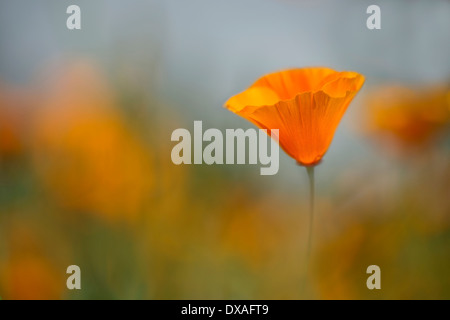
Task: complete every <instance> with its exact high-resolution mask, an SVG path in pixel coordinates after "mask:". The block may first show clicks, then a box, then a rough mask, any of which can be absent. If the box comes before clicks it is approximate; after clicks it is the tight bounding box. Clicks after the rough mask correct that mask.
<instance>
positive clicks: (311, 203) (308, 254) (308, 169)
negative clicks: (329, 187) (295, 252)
mask: <svg viewBox="0 0 450 320" xmlns="http://www.w3.org/2000/svg"><path fill="white" fill-rule="evenodd" d="M306 172H308V178H309V233H308V247H307V251H306V264H307V269H308V266H309V260H310V257H311V248H312V234H313V225H314V166H311V167H306Z"/></svg>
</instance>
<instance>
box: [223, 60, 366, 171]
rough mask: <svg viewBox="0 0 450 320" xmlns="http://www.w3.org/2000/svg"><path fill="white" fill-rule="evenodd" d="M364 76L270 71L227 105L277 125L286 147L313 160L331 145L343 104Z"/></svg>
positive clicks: (263, 124) (304, 160) (262, 123)
mask: <svg viewBox="0 0 450 320" xmlns="http://www.w3.org/2000/svg"><path fill="white" fill-rule="evenodd" d="M363 83H364V76H362V75H361V74H359V73H356V72H351V71H342V72H338V71H335V70H333V69H329V68H322V67H313V68H302V69H291V70H285V71H280V72H275V73H271V74H268V75H265V76H263V77H262V78H260V79H258V80H257V81H256V82H255V83H254V84H253V85H252V86H250V88H248V89H247V90H245V91H244V92H242V93H239V94H237V95H235V96H233V97H231V98H230V99H229V100H228V101H227V102H226V103H225V107H226V108H227V109H228V110H230V111H232V112H234V113H236V114H238V115H240V116H241V117H244V118H245V119H247V120H249V121H251V122H253V123H254V124H255V125H257V126H258V127H260V128H261V129H266V130H267V132H268V133H269V134H271V133H270V130H269V129H279V137H278V141H279V144H280V146H281V147H282V148H283V150H284V151H285V152H286V153H287V154H288V155H290V156H291V157H292V158H294V159H295V160H297V162H298V163H300V164H302V165H305V166H314V165H316V164H318V163H319V162H320V160H321V159H322V157H323V155H324V154H325V152H326V151H327V150H328V147H329V146H330V143H331V140H332V139H333V135H334V132H335V131H336V128H337V126H338V124H339V121H340V120H341V118H342V116H343V115H344V112H345V110H346V109H347V107H348V105H349V104H350V102H351V101H352V99H353V97H354V96H355V95H356V93H357V92H358V91H359V89H360V88H361V87H362V85H363Z"/></svg>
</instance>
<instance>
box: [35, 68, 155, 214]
mask: <svg viewBox="0 0 450 320" xmlns="http://www.w3.org/2000/svg"><path fill="white" fill-rule="evenodd" d="M54 78H55V80H54V81H52V82H50V83H49V88H48V91H46V90H43V93H42V100H41V105H39V107H38V108H37V109H38V111H37V112H36V116H35V121H34V126H33V129H32V130H33V143H34V164H35V166H36V169H37V171H38V173H39V175H38V176H39V178H40V179H42V182H43V183H44V187H45V188H46V189H47V190H48V191H49V194H50V195H51V196H52V197H53V198H55V199H56V200H57V201H58V203H59V204H60V205H62V206H63V207H65V208H70V209H73V210H75V211H80V212H89V213H91V212H93V213H96V214H98V215H100V216H102V217H104V218H106V219H108V220H113V221H114V220H128V221H133V220H135V218H137V217H138V215H139V214H140V213H141V212H142V210H143V207H144V206H145V203H146V201H147V199H148V197H149V195H150V194H151V191H152V187H153V181H154V180H153V172H152V170H153V167H152V155H151V153H150V151H149V150H147V149H146V147H145V143H144V142H143V141H141V139H140V138H139V137H138V135H137V134H135V133H134V132H133V131H132V130H131V127H130V126H129V125H128V124H127V123H126V121H124V119H123V118H124V116H123V115H122V114H121V113H120V111H119V109H118V108H117V105H116V101H115V100H114V98H113V93H112V91H111V90H110V89H109V87H108V86H107V83H106V81H105V80H104V78H103V77H102V76H101V73H100V72H98V71H97V70H96V68H95V67H93V66H92V65H91V64H89V63H75V64H73V65H70V66H69V67H67V68H64V69H63V70H62V71H60V74H57V75H56V77H54Z"/></svg>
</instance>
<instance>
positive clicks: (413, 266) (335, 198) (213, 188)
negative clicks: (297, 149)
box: [0, 0, 450, 299]
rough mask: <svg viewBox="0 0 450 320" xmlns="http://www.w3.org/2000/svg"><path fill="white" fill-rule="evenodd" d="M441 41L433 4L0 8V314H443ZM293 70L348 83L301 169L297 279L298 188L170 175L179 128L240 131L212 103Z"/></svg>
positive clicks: (445, 61) (445, 166)
mask: <svg viewBox="0 0 450 320" xmlns="http://www.w3.org/2000/svg"><path fill="white" fill-rule="evenodd" d="M71 4H77V5H79V6H80V8H81V20H82V21H81V23H82V29H81V30H77V31H70V30H68V29H67V28H66V19H67V17H68V15H67V14H66V8H67V7H68V6H69V5H71ZM371 4H377V5H379V6H380V7H381V30H368V29H367V28H366V19H367V17H368V14H366V9H367V7H368V6H369V5H371ZM449 39H450V2H448V1H438V0H436V1H420V2H419V1H407V0H404V1H339V2H337V1H331V0H329V1H312V0H311V1H300V0H298V1H296V0H290V1H288V0H284V1H283V0H246V1H242V0H227V1H211V0H190V1H182V0H180V1H175V0H158V1H156V0H154V1H151V0H148V1H141V0H129V1H120V0H107V1H106V0H96V1H81V0H77V1H62V0H60V1H50V0H39V1H31V0H30V1H25V0H14V1H13V0H8V1H1V2H0V297H1V298H2V299H305V298H306V299H449V298H450V274H449V270H450V162H449V155H450V136H449V134H450V133H449V119H450V117H449V113H450V91H449V83H450V58H449V57H450V41H449ZM302 66H328V67H332V68H335V69H337V70H354V71H357V72H359V73H362V74H364V75H365V77H366V83H365V85H364V87H363V89H362V90H361V92H360V93H359V94H358V96H357V98H356V99H355V100H354V101H353V103H352V104H351V106H350V107H349V109H348V111H347V113H346V115H345V116H344V119H343V121H342V123H341V124H340V126H339V128H338V130H337V132H336V135H335V137H334V141H333V143H332V145H331V148H330V149H329V151H328V153H327V154H326V156H325V158H324V161H323V162H322V163H321V164H320V165H319V166H318V167H317V169H316V178H317V182H316V186H317V190H316V217H315V227H314V236H313V249H312V261H311V266H310V268H309V271H308V273H306V271H305V268H304V265H305V255H306V241H307V232H308V230H307V226H308V200H309V198H308V197H309V193H308V180H307V175H306V170H304V168H301V167H299V166H297V165H296V164H295V163H294V161H293V160H292V159H291V158H289V157H288V156H287V155H285V154H284V153H281V154H280V171H279V173H278V174H277V175H275V176H260V175H259V165H257V166H255V165H212V166H207V165H190V166H186V165H185V166H183V165H182V166H176V165H174V164H172V162H171V158H170V154H171V149H172V147H173V146H174V143H173V142H171V141H170V135H171V133H172V131H173V130H175V129H177V128H187V129H188V130H190V131H191V132H192V130H193V121H194V120H202V121H203V127H204V128H211V127H214V128H219V129H221V130H224V129H225V128H244V129H246V128H251V127H252V125H251V124H250V123H248V122H246V121H245V120H243V119H241V118H239V117H238V116H236V115H235V114H233V113H231V112H229V111H227V110H225V109H224V108H222V105H223V103H224V102H225V101H226V100H227V99H228V97H230V96H231V95H234V94H236V93H238V92H240V91H242V90H243V89H245V88H246V87H247V86H248V85H250V84H251V83H252V82H253V81H254V80H256V79H257V78H258V77H260V76H261V75H263V74H265V73H268V72H272V71H276V70H279V69H285V68H289V67H302ZM72 264H75V265H78V266H80V268H81V281H82V289H81V290H73V291H70V290H68V289H67V288H66V279H67V277H68V275H67V274H66V268H67V267H68V266H69V265H72ZM372 264H376V265H378V266H380V268H381V288H382V289H381V290H368V289H367V287H366V279H367V277H368V275H367V274H366V268H367V267H368V266H369V265H372Z"/></svg>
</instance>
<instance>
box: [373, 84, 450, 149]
mask: <svg viewBox="0 0 450 320" xmlns="http://www.w3.org/2000/svg"><path fill="white" fill-rule="evenodd" d="M367 101H368V102H367V104H368V106H369V113H368V116H367V122H368V123H367V125H366V127H367V128H368V130H369V131H370V132H373V133H376V134H378V135H383V134H384V136H385V137H387V138H393V139H392V140H394V141H395V142H397V143H399V144H400V145H401V146H403V147H407V148H409V147H413V146H421V145H425V144H426V143H427V142H428V141H429V140H430V138H431V137H432V136H433V135H434V134H435V133H437V132H438V131H439V130H440V129H442V128H443V127H444V126H445V125H446V124H448V121H449V119H450V90H449V88H448V86H436V87H430V88H411V87H407V86H404V85H391V86H383V87H380V88H378V89H375V90H374V91H372V92H371V93H370V94H369V96H368V98H367Z"/></svg>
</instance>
